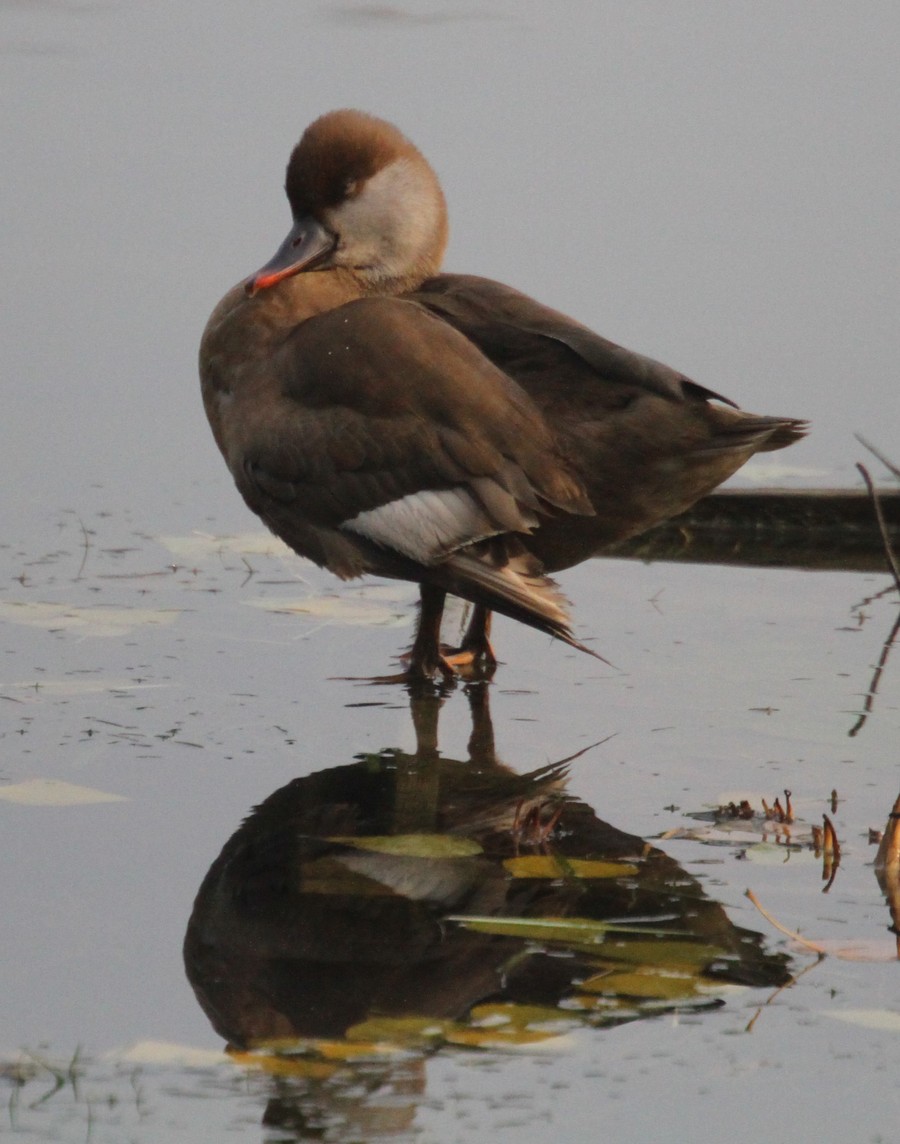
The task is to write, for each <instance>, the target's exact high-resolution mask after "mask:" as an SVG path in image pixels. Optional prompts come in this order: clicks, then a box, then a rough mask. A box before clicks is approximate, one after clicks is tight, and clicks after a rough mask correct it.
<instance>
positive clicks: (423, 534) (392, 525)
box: [341, 488, 501, 564]
mask: <svg viewBox="0 0 900 1144" xmlns="http://www.w3.org/2000/svg"><path fill="white" fill-rule="evenodd" d="M341 528H342V529H343V530H344V531H347V532H356V533H358V534H359V535H360V536H365V537H366V538H367V539H368V540H374V541H375V543H376V544H382V545H384V547H385V548H393V549H394V551H395V552H402V553H403V555H404V556H411V557H412V558H413V560H418V562H419V563H420V564H434V563H436V562H437V561H439V560H441V559H442V558H443V557H445V556H447V555H448V554H449V553H451V552H454V551H455V550H456V549H457V548H461V547H462V546H463V545H465V544H472V543H473V542H474V541H476V540H484V539H485V538H486V537H488V536H496V535H497V534H498V533H499V532H500V531H501V529H499V528H498V527H497V526H496V525H495V524H493V523H492V522H491V521H490V520H489V519H488V517H487V516H486V515H485V513H484V511H483V510H482V508H481V507H480V505H479V504H478V503H477V501H476V500H475V499H474V498H473V497H472V495H471V494H470V493H469V492H468V491H467V490H466V489H464V488H456V489H443V490H441V491H440V492H438V491H436V490H434V489H424V490H423V491H422V492H420V493H410V495H409V496H406V497H401V498H400V500H395V501H390V502H389V503H388V504H384V505H381V507H380V508H373V509H370V510H369V511H368V512H361V513H359V515H358V516H355V517H353V519H352V520H347V521H344V523H343V524H342V525H341Z"/></svg>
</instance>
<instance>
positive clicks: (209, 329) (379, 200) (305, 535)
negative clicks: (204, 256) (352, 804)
mask: <svg viewBox="0 0 900 1144" xmlns="http://www.w3.org/2000/svg"><path fill="white" fill-rule="evenodd" d="M285 189H286V192H287V197H288V201H289V202H290V206H291V212H292V215H293V220H294V221H293V227H292V228H291V231H290V233H289V234H288V236H287V238H286V239H285V241H284V242H283V243H282V245H281V247H280V248H279V250H278V252H277V253H276V254H275V256H274V258H272V259H271V261H270V262H268V263H267V264H266V265H265V266H264V267H263V268H262V269H261V270H260V271H258V272H257V273H256V274H255V275H253V276H252V277H251V278H249V279H248V280H246V281H245V282H242V283H240V284H239V285H237V286H235V287H234V288H233V289H232V290H230V291H229V292H228V293H227V294H226V295H225V297H224V298H223V299H222V300H221V302H220V303H219V304H218V306H217V307H216V308H215V310H214V311H213V313H212V315H211V317H210V319H209V322H208V323H207V326H206V330H205V332H204V334H203V340H202V343H201V347H200V376H201V381H202V388H203V400H204V405H205V407H206V413H207V416H208V417H209V421H210V424H211V426H212V430H213V433H214V435H215V438H216V442H217V443H218V445H219V448H220V449H221V451H222V454H223V455H224V457H225V460H226V462H227V464H228V467H229V469H230V470H231V473H232V475H233V477H234V480H235V482H236V484H237V487H238V489H239V491H240V492H241V494H242V496H243V497H244V500H245V501H246V502H247V504H248V505H249V507H250V508H251V509H252V510H253V511H254V512H256V513H257V514H258V515H259V516H260V517H261V518H262V519H263V521H265V523H266V524H267V525H268V527H269V528H270V529H271V530H272V531H273V532H274V533H276V534H277V535H278V536H280V537H281V538H282V539H283V540H284V541H286V542H287V543H288V544H289V545H290V546H291V547H292V548H293V549H294V550H295V551H296V552H298V553H299V554H300V555H301V556H305V557H307V558H309V559H310V560H313V561H315V563H316V564H318V565H320V566H324V567H326V568H328V569H330V571H332V572H333V573H335V574H336V575H337V576H339V577H341V578H343V579H350V578H353V577H357V576H361V575H364V574H375V575H379V576H388V577H394V578H398V579H402V580H409V581H413V582H415V583H417V584H418V585H419V590H420V594H421V607H420V615H419V624H418V629H417V632H416V636H415V640H414V643H413V646H412V649H411V652H410V654H409V657H408V660H407V670H406V672H405V673H404V674H403V676H402V678H407V679H416V678H423V677H429V676H432V675H434V674H436V673H438V672H442V673H444V674H449V673H452V671H453V670H454V667H458V666H459V665H460V664H462V663H466V662H472V661H475V662H476V663H480V664H481V665H482V666H484V667H491V666H493V664H494V663H495V662H496V661H495V660H494V656H493V652H492V650H491V646H490V642H489V639H488V636H489V627H490V614H491V612H492V611H496V612H500V613H502V614H504V615H507V616H510V617H512V618H513V619H515V620H519V621H521V622H522V623H525V624H529V625H531V626H532V627H534V628H537V629H538V630H540V631H543V632H546V633H549V634H550V635H552V636H555V637H556V638H557V639H560V640H563V641H565V642H566V643H568V644H570V645H571V646H573V647H577V648H580V649H581V650H582V651H590V649H588V648H586V647H584V645H583V644H581V643H579V641H578V640H576V639H575V637H574V636H573V634H572V630H571V626H570V619H569V615H568V612H567V609H566V603H565V601H564V599H563V597H562V595H561V594H560V592H559V589H558V588H557V586H556V584H555V583H554V581H553V580H551V579H550V578H549V573H552V572H556V571H559V570H560V569H563V568H568V567H571V566H572V565H574V564H577V563H579V562H580V561H582V560H586V559H587V558H589V557H590V556H593V555H595V554H597V553H598V552H600V551H602V550H603V549H604V548H606V547H607V546H608V545H610V544H613V543H616V542H619V541H622V540H624V539H626V538H627V537H630V536H634V535H636V534H637V533H640V532H642V531H644V530H645V529H647V528H649V527H651V526H652V525H654V524H657V523H659V522H660V521H662V520H665V519H668V518H669V517H672V516H675V515H677V514H678V513H680V512H683V511H684V510H686V509H687V508H689V507H690V506H691V505H692V504H693V503H694V502H695V501H697V500H698V499H699V498H700V497H703V496H705V495H706V494H707V493H709V492H710V491H712V489H714V488H715V487H716V486H717V485H718V484H720V483H721V482H722V481H724V480H725V479H726V478H728V477H729V476H731V474H732V473H734V472H735V471H736V470H737V469H739V468H740V467H741V465H743V464H744V462H745V461H747V460H748V459H749V458H750V457H751V456H752V455H753V454H754V453H757V452H760V451H766V450H771V449H780V448H783V447H784V446H786V445H790V444H791V443H792V442H793V441H795V440H797V439H798V438H799V437H801V436H802V435H803V432H804V422H802V421H798V420H795V419H793V418H788V417H760V416H756V415H754V414H751V413H745V412H742V411H741V410H739V409H737V408H736V407H735V406H734V405H733V403H732V402H730V401H728V399H726V398H723V397H721V396H720V395H718V394H716V393H714V392H713V391H712V390H709V389H707V388H705V387H704V386H702V385H699V384H697V383H696V382H694V381H691V380H690V379H689V378H686V377H684V376H683V375H682V374H680V373H678V372H677V371H676V370H674V369H670V368H669V367H668V366H665V365H662V364H660V363H659V362H656V361H653V360H651V359H650V358H647V357H643V356H642V355H640V354H636V353H633V352H631V351H630V350H626V349H623V348H622V347H620V346H617V345H615V344H614V343H612V342H609V341H607V340H606V339H604V338H602V337H600V336H599V335H597V334H595V333H593V332H592V331H591V330H589V329H588V328H587V327H585V326H583V325H581V324H580V323H578V322H576V321H574V320H572V319H571V318H568V317H566V316H565V315H563V314H560V313H558V312H557V311H555V310H552V309H549V308H548V307H546V306H543V305H541V304H540V303H539V302H536V301H534V300H533V299H531V298H529V297H527V296H526V295H524V294H521V293H519V292H518V291H516V290H514V289H512V288H511V287H509V286H504V285H502V284H500V283H499V282H493V281H490V280H489V279H485V278H479V277H475V276H472V275H465V274H442V273H440V267H441V261H442V257H443V253H444V248H445V246H446V241H447V210H446V205H445V202H444V196H443V193H442V191H441V187H440V184H439V182H438V179H437V176H436V175H435V173H434V171H433V170H432V168H431V167H430V166H429V164H428V163H427V162H426V160H425V159H424V157H423V156H422V155H421V153H420V152H419V151H418V150H417V148H416V147H415V146H414V145H413V144H412V143H411V142H410V141H409V140H408V139H407V138H406V137H405V136H404V135H402V134H401V133H400V131H398V130H397V129H396V128H395V127H393V126H392V125H391V124H389V123H386V122H385V121H383V120H381V119H376V118H374V117H373V116H371V115H367V114H364V113H362V112H359V111H352V110H341V111H333V112H330V113H328V114H326V115H323V116H322V117H321V118H319V119H317V120H316V121H315V122H314V123H313V124H311V126H309V127H308V128H307V129H306V131H305V132H304V134H303V136H302V138H301V139H300V142H299V143H298V144H297V146H296V147H295V148H294V151H293V153H292V154H291V157H290V161H289V163H288V168H287V180H286V186H285ZM447 593H451V594H453V595H456V596H459V597H462V598H463V599H466V600H469V601H471V602H472V603H473V604H474V605H475V608H474V611H473V613H472V619H471V622H470V624H469V628H468V630H467V632H466V634H465V636H464V639H463V642H462V646H461V648H460V649H457V652H456V653H455V654H450V653H449V652H448V651H447V650H446V649H444V648H442V646H441V644H440V623H441V617H442V613H443V607H444V601H445V598H446V595H447ZM591 654H595V653H593V652H591ZM398 678H401V677H398Z"/></svg>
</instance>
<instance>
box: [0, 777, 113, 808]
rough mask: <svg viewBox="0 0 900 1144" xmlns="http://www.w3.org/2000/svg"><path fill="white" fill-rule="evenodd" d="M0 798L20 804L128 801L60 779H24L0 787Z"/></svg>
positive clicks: (79, 804) (48, 804)
mask: <svg viewBox="0 0 900 1144" xmlns="http://www.w3.org/2000/svg"><path fill="white" fill-rule="evenodd" d="M0 799H3V800H4V801H5V802H16V803H18V804H19V805H20V806H87V805H88V804H90V803H97V802H128V799H127V798H125V796H124V795H121V794H109V792H108V791H103V790H92V789H91V787H83V786H76V785H75V784H74V783H66V782H62V780H60V779H26V780H25V781H24V782H21V783H13V784H12V785H11V786H4V787H0Z"/></svg>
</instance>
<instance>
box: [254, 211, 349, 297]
mask: <svg viewBox="0 0 900 1144" xmlns="http://www.w3.org/2000/svg"><path fill="white" fill-rule="evenodd" d="M334 244H335V237H334V235H333V234H331V233H330V232H329V231H327V230H326V229H325V227H323V226H322V224H321V223H320V222H318V220H317V219H314V218H312V217H310V216H306V217H304V218H299V219H296V220H295V222H294V225H293V226H292V227H291V230H290V233H289V234H288V236H287V238H286V239H285V240H284V242H283V243H282V244H281V246H279V248H278V250H277V251H276V252H275V256H274V258H270V259H269V261H268V262H267V263H266V264H265V266H263V267H262V268H261V269H260V270H257V272H256V273H255V274H253V275H252V276H251V277H250V278H248V279H247V281H246V283H245V284H244V289H245V290H246V291H247V293H248V294H250V295H253V294H256V293H257V291H259V290H265V289H267V288H268V287H269V286H274V285H275V284H276V282H281V281H283V280H284V279H285V278H290V277H291V275H292V274H299V273H300V271H301V270H310V269H311V268H312V267H313V266H315V265H317V264H318V263H319V262H320V261H321V260H322V259H323V258H324V257H325V256H326V255H327V254H330V253H331V251H332V250H333V249H334Z"/></svg>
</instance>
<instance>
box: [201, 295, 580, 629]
mask: <svg viewBox="0 0 900 1144" xmlns="http://www.w3.org/2000/svg"><path fill="white" fill-rule="evenodd" d="M257 370H258V372H257V376H255V377H254V376H253V372H254V370H253V367H252V366H251V367H249V373H248V374H247V375H246V376H245V377H244V379H243V380H242V382H241V384H236V383H235V382H234V379H233V378H232V379H231V383H230V390H229V392H228V393H227V394H224V393H223V395H222V397H221V399H220V400H218V401H217V399H216V398H215V397H213V398H212V399H211V400H209V401H208V407H211V408H213V409H214V412H213V413H212V414H211V418H212V417H213V416H217V418H218V427H217V433H216V435H217V439H219V442H220V446H221V447H222V449H223V452H224V453H225V455H226V458H227V460H228V462H229V466H230V468H231V470H232V473H233V475H234V477H235V480H236V482H237V485H238V488H239V489H240V491H241V493H242V494H243V496H244V498H245V500H246V501H247V503H248V504H249V505H250V507H251V508H252V509H253V510H254V511H255V512H257V513H258V514H259V515H260V516H261V517H262V518H263V519H264V520H265V521H266V523H267V524H268V525H269V526H270V527H271V528H272V530H273V531H274V532H276V533H277V534H278V535H279V536H281V537H282V538H283V539H284V540H285V541H287V543H288V544H290V545H291V546H292V547H293V548H294V549H295V550H296V551H298V552H300V553H301V554H303V555H305V556H308V557H310V558H311V559H313V560H315V561H316V562H317V563H319V564H322V565H325V566H327V567H329V568H330V569H331V570H332V571H333V572H336V573H337V574H338V575H340V576H345V577H346V576H354V575H358V574H360V573H363V572H367V571H368V572H376V573H381V574H386V575H395V576H400V577H403V578H406V579H411V580H419V581H427V582H431V583H434V584H437V585H438V586H441V587H444V588H445V589H447V590H448V591H451V592H454V593H455V594H457V595H461V596H463V597H465V598H468V599H470V600H473V601H475V602H478V603H483V604H484V605H485V606H486V607H489V608H492V609H496V610H498V611H502V612H505V613H506V614H508V615H512V616H514V618H517V619H520V620H524V621H525V622H527V623H531V624H533V625H534V626H537V627H541V628H543V629H544V630H548V631H552V633H553V634H554V635H559V636H561V637H562V638H565V639H569V638H570V637H569V635H568V627H567V622H568V621H567V616H566V613H565V610H564V608H563V606H562V602H561V599H560V597H559V595H558V593H557V592H556V589H555V586H554V585H553V584H552V582H551V581H549V580H547V579H546V578H545V577H543V576H542V575H541V570H540V567H539V565H538V562H537V561H536V559H535V558H534V557H533V556H531V555H529V554H528V553H526V552H525V551H524V549H522V547H521V545H517V544H516V542H515V534H524V533H528V532H530V531H531V530H532V529H534V528H536V527H537V526H538V525H539V524H540V523H541V521H542V520H546V519H549V518H552V517H554V516H557V515H560V514H563V515H565V514H569V513H575V514H591V513H592V512H593V508H592V507H591V504H590V502H589V501H588V499H587V496H586V494H585V492H584V489H583V486H582V483H581V481H580V479H579V478H578V477H577V476H576V475H575V474H574V472H573V471H572V470H571V468H570V467H569V466H568V464H567V462H566V461H565V460H564V459H563V458H562V456H561V455H560V454H559V453H558V451H557V449H556V444H555V437H554V434H553V432H552V430H551V429H550V427H549V426H548V425H547V423H546V421H545V419H544V417H543V415H542V414H541V413H540V411H539V410H538V409H537V407H536V406H535V405H534V403H533V402H532V401H531V399H530V398H529V397H528V396H527V395H526V394H525V393H524V392H523V391H522V390H521V388H520V387H519V386H518V385H517V384H516V383H515V382H514V381H512V380H511V379H510V378H509V377H507V376H506V375H505V374H504V373H503V372H502V371H501V370H499V369H498V368H497V367H496V366H494V365H492V364H491V362H489V361H488V360H487V358H485V356H484V355H483V354H482V353H481V352H480V351H479V350H478V349H477V348H476V347H475V346H474V345H473V344H472V343H471V342H470V341H468V340H467V339H466V338H465V337H464V336H463V335H462V334H461V333H459V332H458V331H456V330H454V329H452V328H451V327H450V326H449V325H448V324H447V323H446V322H444V321H442V320H440V319H439V318H437V317H435V316H434V315H432V314H430V313H429V312H428V311H427V310H425V309H424V308H423V307H421V306H419V305H416V304H415V303H413V302H409V301H403V300H399V299H392V298H379V297H373V298H364V299H359V300H357V301H354V302H351V303H348V304H346V305H344V306H341V307H339V308H337V309H334V310H330V311H327V312H325V313H323V314H320V315H317V316H316V317H314V318H312V319H309V320H308V321H306V322H303V323H302V324H301V325H299V326H297V327H296V328H295V329H294V330H293V331H292V332H291V333H290V335H289V336H288V337H287V338H286V339H285V340H284V342H283V343H282V344H281V345H280V346H278V347H277V348H275V349H274V351H273V353H272V354H271V355H269V356H267V357H266V358H265V361H264V363H263V364H261V365H260V366H259V367H257ZM206 388H207V391H210V389H212V390H215V380H213V381H212V382H210V381H207V386H206ZM216 407H218V413H217V414H216V413H215V408H216Z"/></svg>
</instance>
